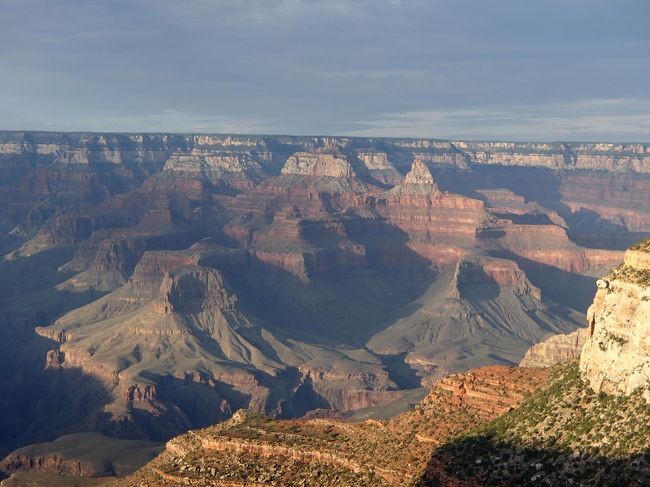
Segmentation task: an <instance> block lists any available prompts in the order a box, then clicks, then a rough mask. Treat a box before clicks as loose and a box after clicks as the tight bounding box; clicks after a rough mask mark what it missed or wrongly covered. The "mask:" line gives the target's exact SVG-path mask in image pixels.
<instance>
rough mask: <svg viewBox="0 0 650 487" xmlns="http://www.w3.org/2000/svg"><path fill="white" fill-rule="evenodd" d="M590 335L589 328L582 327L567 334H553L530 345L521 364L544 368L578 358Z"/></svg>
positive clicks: (522, 365)
mask: <svg viewBox="0 0 650 487" xmlns="http://www.w3.org/2000/svg"><path fill="white" fill-rule="evenodd" d="M588 337H589V329H588V328H580V329H579V330H576V331H574V332H572V333H567V334H560V335H552V336H551V337H549V338H547V339H546V340H544V341H543V342H541V343H538V344H536V345H533V346H532V347H530V348H529V349H528V351H526V355H524V358H523V359H522V360H521V362H519V366H520V367H529V368H534V367H538V368H544V367H551V366H552V365H556V364H560V363H564V362H571V361H573V360H577V359H578V358H579V357H580V352H581V351H582V347H583V346H584V344H585V342H586V341H587V338H588Z"/></svg>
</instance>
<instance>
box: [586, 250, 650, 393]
mask: <svg viewBox="0 0 650 487" xmlns="http://www.w3.org/2000/svg"><path fill="white" fill-rule="evenodd" d="M649 242H650V241H648V240H646V241H644V242H641V243H639V244H638V245H636V246H635V247H633V248H632V249H630V250H628V251H627V252H626V254H625V260H624V263H623V265H621V266H620V267H618V268H617V269H615V270H614V271H613V272H612V273H611V274H610V275H609V276H607V277H606V278H605V279H601V280H600V281H598V291H597V292H596V296H595V298H594V302H593V304H592V306H591V307H590V308H589V311H588V313H587V320H588V324H589V339H588V340H587V343H586V345H585V347H584V350H583V352H582V355H581V357H580V369H581V371H582V373H583V374H584V376H585V377H586V378H587V380H588V381H589V383H590V384H591V386H592V388H593V389H594V390H595V391H597V392H599V391H603V392H607V393H615V394H616V393H619V394H630V393H632V392H633V391H634V390H635V389H637V388H642V389H645V390H646V395H648V397H650V395H649V394H650V393H649V392H647V391H648V389H649V388H650V343H649V342H648V337H649V336H650V333H649V330H648V325H649V323H650V243H649Z"/></svg>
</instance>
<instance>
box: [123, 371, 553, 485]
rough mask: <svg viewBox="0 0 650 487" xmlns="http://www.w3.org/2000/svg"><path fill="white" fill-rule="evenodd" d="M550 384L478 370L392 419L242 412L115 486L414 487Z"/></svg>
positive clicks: (520, 374) (534, 374)
mask: <svg viewBox="0 0 650 487" xmlns="http://www.w3.org/2000/svg"><path fill="white" fill-rule="evenodd" d="M547 381H548V373H547V372H546V371H539V370H523V369H521V370H517V369H511V368H506V367H487V368H483V369H478V370H475V371H472V372H470V373H467V374H459V375H457V376H453V377H449V378H447V379H445V380H441V381H440V382H438V383H437V384H436V385H435V386H434V388H433V390H432V391H431V392H430V393H429V395H428V396H427V397H426V398H425V399H424V400H423V401H422V402H421V403H420V404H418V405H417V406H416V409H415V410H413V411H410V412H407V413H404V414H402V415H399V416H397V417H395V418H393V419H390V420H384V421H378V420H374V419H370V420H366V421H362V422H356V423H345V422H342V421H338V420H332V419H314V420H298V421H296V420H289V421H286V420H285V421H271V420H269V419H268V418H264V417H261V416H258V415H255V414H252V413H251V412H248V411H243V410H242V411H239V412H238V413H236V414H235V415H233V417H232V418H231V419H230V420H228V421H226V422H223V423H220V424H218V425H215V426H212V427H210V428H207V429H204V430H199V431H194V432H191V433H188V434H186V435H183V436H180V437H177V438H174V439H173V440H171V441H169V442H168V443H167V445H166V448H165V451H164V452H163V453H162V454H161V455H160V456H159V457H158V458H156V459H155V460H154V461H153V462H151V463H149V464H148V465H146V466H145V467H144V468H142V469H141V470H139V471H138V472H136V473H135V474H133V475H131V476H129V477H127V478H125V479H121V480H117V481H115V483H114V484H113V485H115V486H135V485H141V484H142V483H148V484H155V485H161V486H167V485H169V486H171V485H182V484H190V483H202V482H203V483H206V484H207V485H220V483H225V482H228V485H240V484H241V483H243V482H254V483H256V484H265V483H272V482H276V483H279V484H281V485H305V486H316V485H345V486H352V485H355V486H398V485H408V484H410V483H412V482H414V481H415V480H417V478H418V476H419V475H420V473H421V471H422V469H423V468H424V466H425V465H426V462H427V461H428V459H429V456H430V452H431V449H432V447H434V446H436V445H439V444H442V443H444V441H446V440H447V439H449V438H452V437H453V436H454V435H455V434H457V433H458V432H459V431H461V430H462V429H463V428H468V427H471V426H474V425H478V424H481V423H483V422H485V421H488V420H490V419H491V418H494V417H496V416H498V415H500V414H502V413H503V412H504V411H507V410H509V409H512V408H515V407H517V406H518V405H519V404H520V403H521V401H522V400H523V398H524V396H525V395H526V394H530V393H531V392H533V391H535V390H536V389H538V388H540V387H543V386H544V385H545V384H546V382H547Z"/></svg>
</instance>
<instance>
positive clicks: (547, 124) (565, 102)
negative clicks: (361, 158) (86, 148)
mask: <svg viewBox="0 0 650 487" xmlns="http://www.w3.org/2000/svg"><path fill="white" fill-rule="evenodd" d="M0 9H1V11H2V15H1V16H0V120H2V126H1V127H0V128H3V129H48V130H97V131H101V130H111V131H145V130H156V131H161V130H164V131H179V132H192V131H205V132H222V131H229V132H233V131H236V132H273V133H303V134H304V133H309V134H315V133H332V134H346V133H347V134H353V133H354V134H367V135H399V136H404V135H412V136H430V137H447V136H454V137H464V138H468V137H481V138H486V137H487V138H501V139H512V138H523V139H532V138H535V139H540V138H541V139H563V140H567V139H577V138H579V139H590V140H591V139H593V140H596V139H598V140H600V139H607V140H621V141H625V140H650V137H649V136H648V135H647V134H648V130H647V123H646V122H647V117H646V115H647V113H648V111H647V108H648V100H650V88H649V87H648V84H647V79H648V78H649V75H650V29H647V25H646V21H647V18H648V14H650V4H649V3H648V2H646V1H643V0H637V1H632V0H622V1H613V0H611V1H604V0H563V1H560V0H542V1H539V2H521V1H520V0H517V1H515V0H499V1H494V2H485V1H483V0H433V1H431V0H429V1H425V0H402V1H397V0H393V1H389V0H330V1H325V0H246V1H242V0H184V1H181V0H129V1H127V0H111V1H106V0H60V1H57V2H48V1H46V0H0ZM585 100H589V101H592V102H594V103H600V104H605V105H606V104H607V100H610V101H611V100H626V101H625V102H624V103H619V104H615V106H613V107H611V106H610V107H609V108H608V109H607V110H605V111H604V112H602V111H601V112H602V113H601V112H598V110H596V111H594V110H591V111H590V110H587V109H584V107H583V106H582V105H581V104H584V103H585ZM396 114H397V115H396ZM229 128H230V129H232V130H228V129H229ZM540 130H541V132H540ZM644 134H646V135H644Z"/></svg>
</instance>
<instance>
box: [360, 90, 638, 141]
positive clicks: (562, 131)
mask: <svg viewBox="0 0 650 487" xmlns="http://www.w3.org/2000/svg"><path fill="white" fill-rule="evenodd" d="M360 125H362V126H363V128H360V129H358V130H355V131H352V133H351V134H352V135H358V136H375V137H380V136H384V137H389V136H397V137H440V138H447V139H507V140H522V141H525V140H529V141H552V140H558V141H560V140H561V141H611V142H639V141H647V140H648V135H649V134H650V99H630V98H622V99H586V100H578V101H575V102H570V103H549V104H544V105H532V106H516V107H510V109H508V110H497V109H492V110H490V109H473V110H429V111H414V112H405V113H386V114H382V115H381V116H380V117H379V118H378V119H377V120H374V121H366V122H360Z"/></svg>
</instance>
